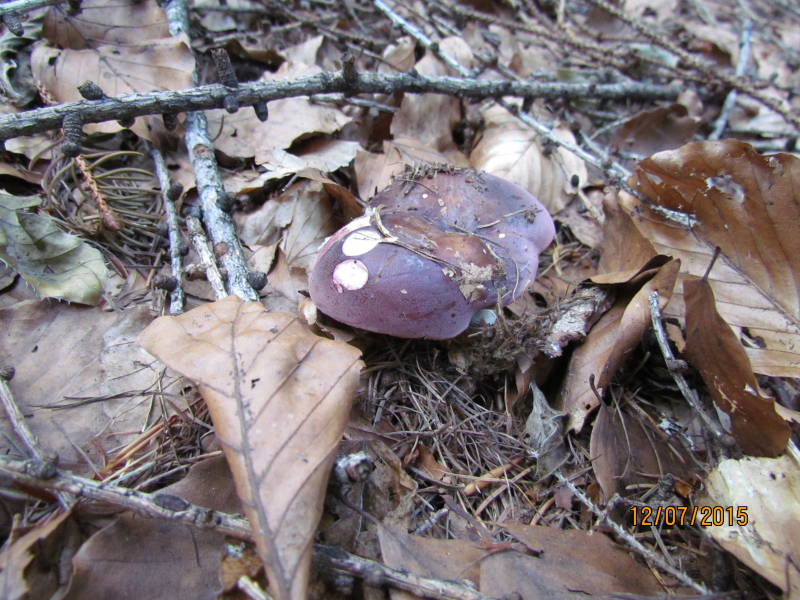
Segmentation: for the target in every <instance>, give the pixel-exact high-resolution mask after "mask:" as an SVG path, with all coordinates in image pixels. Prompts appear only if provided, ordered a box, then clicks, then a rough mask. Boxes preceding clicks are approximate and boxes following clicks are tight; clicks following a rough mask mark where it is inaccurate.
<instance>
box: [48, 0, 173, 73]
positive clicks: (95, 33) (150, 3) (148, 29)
mask: <svg viewBox="0 0 800 600" xmlns="http://www.w3.org/2000/svg"><path fill="white" fill-rule="evenodd" d="M42 35H43V37H44V38H45V39H46V40H48V41H49V42H50V43H51V44H53V45H56V46H60V47H62V48H70V49H72V50H82V49H83V48H93V47H96V46H98V45H100V44H119V45H125V44H141V43H142V42H143V41H145V40H156V39H159V38H167V37H169V35H170V32H169V27H168V24H167V16H166V15H165V14H164V11H163V10H161V7H159V5H158V3H157V2H156V0H144V1H142V0H115V1H114V2H108V0H85V1H83V2H81V9H80V11H78V12H77V14H71V9H70V8H69V7H68V6H64V5H56V6H53V7H51V8H50V10H49V11H48V12H47V15H46V16H45V19H44V28H43V30H42ZM78 83H81V82H78ZM97 83H101V82H100V81H97ZM101 85H102V83H101Z"/></svg>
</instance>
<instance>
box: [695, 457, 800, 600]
mask: <svg viewBox="0 0 800 600" xmlns="http://www.w3.org/2000/svg"><path fill="white" fill-rule="evenodd" d="M799 464H800V462H798V457H797V453H796V452H795V453H794V455H786V456H781V457H778V458H751V457H746V458H743V459H741V460H734V459H728V460H724V461H722V462H721V463H720V464H719V465H717V468H716V469H714V470H713V471H712V472H711V473H710V474H709V476H708V478H707V480H706V486H707V487H706V489H707V491H708V497H707V498H706V500H705V502H703V503H701V506H702V505H704V504H705V505H707V506H708V507H709V508H708V509H707V510H709V511H710V512H708V513H707V514H708V516H709V519H710V523H711V526H710V527H707V528H706V529H705V530H706V531H707V532H708V534H709V535H711V537H713V538H714V539H715V540H716V541H717V542H719V543H720V544H721V545H722V547H723V548H725V549H726V550H728V551H729V552H731V553H732V554H733V555H734V556H736V557H737V558H738V559H739V560H741V561H742V562H743V563H745V564H746V565H748V566H750V567H751V568H752V569H754V570H755V571H757V572H758V573H760V574H761V575H763V576H764V577H766V578H767V579H768V580H769V581H771V582H772V583H773V584H775V585H776V586H778V587H779V588H781V589H782V590H783V591H784V593H785V596H784V597H785V598H787V599H795V598H800V466H798V465H799ZM728 507H730V511H729V509H728ZM729 513H730V514H729ZM701 514H703V513H701Z"/></svg>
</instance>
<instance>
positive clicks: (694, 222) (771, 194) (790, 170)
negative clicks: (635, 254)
mask: <svg viewBox="0 0 800 600" xmlns="http://www.w3.org/2000/svg"><path fill="white" fill-rule="evenodd" d="M630 183H631V185H632V186H633V187H634V188H635V189H637V190H639V191H640V192H642V193H643V194H644V195H645V196H647V197H648V198H649V199H650V200H652V201H653V202H654V205H649V204H647V203H645V202H642V201H641V200H639V199H637V198H635V197H633V196H631V195H629V194H622V195H621V196H620V202H621V204H622V206H623V207H624V208H625V210H626V211H627V212H628V213H629V214H630V216H631V218H632V219H633V221H634V223H635V224H636V226H637V228H638V229H639V231H640V232H641V233H642V234H643V235H644V236H645V237H646V238H647V239H649V240H650V241H651V242H652V243H653V245H654V247H655V250H656V252H658V253H660V254H667V255H671V256H674V257H676V258H680V259H681V262H682V267H681V273H682V281H683V280H685V279H686V278H687V276H702V275H703V273H704V272H705V270H706V269H707V267H708V266H709V264H711V256H712V254H713V252H714V248H715V247H719V248H720V249H721V254H720V258H719V260H718V261H717V262H716V263H715V264H714V267H713V269H712V270H711V272H710V274H709V276H708V279H709V283H710V284H711V287H712V288H713V290H714V295H715V297H716V300H717V309H718V310H719V313H720V315H721V316H722V318H723V319H725V321H726V322H727V323H728V324H729V325H730V326H731V327H733V329H734V331H735V332H736V334H737V336H738V337H739V338H740V339H742V340H743V341H744V342H745V344H746V352H747V354H748V356H749V358H750V362H751V364H752V367H753V369H754V370H755V372H756V373H763V374H765V375H774V376H786V377H800V159H798V158H796V157H794V156H791V155H788V154H774V155H770V156H762V155H760V154H758V153H757V152H756V151H755V150H754V149H753V148H752V146H750V145H749V144H746V143H744V142H740V141H737V140H724V141H721V142H697V143H691V144H687V145H685V146H683V147H681V148H678V149H677V150H671V151H667V152H661V153H658V154H656V155H654V156H652V157H650V158H649V159H647V160H644V161H642V162H641V163H640V165H639V168H638V170H637V171H636V173H635V174H634V175H633V177H632V178H631V180H630ZM664 209H666V211H665V210H664ZM669 211H672V212H669ZM681 221H683V222H681ZM678 291H680V286H679V290H678ZM676 300H680V296H679V295H678V294H677V293H676ZM670 312H671V313H673V314H677V315H681V314H682V312H683V303H682V302H680V301H678V302H672V303H671V305H670V307H669V311H668V313H670Z"/></svg>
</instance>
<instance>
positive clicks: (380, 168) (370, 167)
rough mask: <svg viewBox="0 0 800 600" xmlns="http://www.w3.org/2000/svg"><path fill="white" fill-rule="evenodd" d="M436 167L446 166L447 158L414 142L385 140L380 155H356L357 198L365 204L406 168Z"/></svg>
mask: <svg viewBox="0 0 800 600" xmlns="http://www.w3.org/2000/svg"><path fill="white" fill-rule="evenodd" d="M437 164H449V161H448V158H447V157H446V156H445V155H444V154H440V153H439V152H435V151H433V150H431V149H429V148H428V147H426V146H425V145H423V144H421V143H420V142H419V141H417V140H414V139H410V138H400V139H395V140H393V141H388V140H387V141H385V142H383V154H373V153H371V152H359V153H358V155H356V161H355V165H354V168H355V172H356V180H357V181H358V195H359V196H361V199H362V200H369V199H370V198H371V197H372V196H374V195H375V192H378V191H380V190H382V189H383V188H385V187H386V186H387V185H389V184H390V183H391V182H392V179H393V178H394V177H395V176H396V175H399V174H400V173H402V172H403V171H404V170H405V169H406V167H413V166H417V165H437ZM454 166H462V165H454Z"/></svg>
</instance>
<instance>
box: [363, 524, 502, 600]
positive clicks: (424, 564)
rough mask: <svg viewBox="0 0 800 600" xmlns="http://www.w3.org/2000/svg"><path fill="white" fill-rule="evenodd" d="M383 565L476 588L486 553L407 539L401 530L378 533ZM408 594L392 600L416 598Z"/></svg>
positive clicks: (471, 546)
mask: <svg viewBox="0 0 800 600" xmlns="http://www.w3.org/2000/svg"><path fill="white" fill-rule="evenodd" d="M378 537H379V539H380V542H381V552H382V553H383V560H384V562H385V563H386V564H387V565H389V566H390V567H394V568H395V569H405V570H406V571H409V572H411V573H414V574H415V575H419V576H422V577H433V578H435V579H444V580H448V579H450V580H460V579H463V580H468V581H472V582H473V583H474V584H476V585H477V584H478V582H479V578H480V563H481V559H482V558H483V557H484V556H485V555H486V554H487V551H486V550H485V549H483V548H481V547H480V545H478V544H476V543H474V542H469V541H466V540H442V539H434V538H426V537H419V536H416V535H409V534H408V533H406V531H405V530H404V529H402V528H400V527H387V526H382V527H380V529H379V530H378ZM415 597H416V596H414V595H413V594H410V593H407V592H397V591H394V592H392V598H393V599H394V600H400V599H411V598H415Z"/></svg>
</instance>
